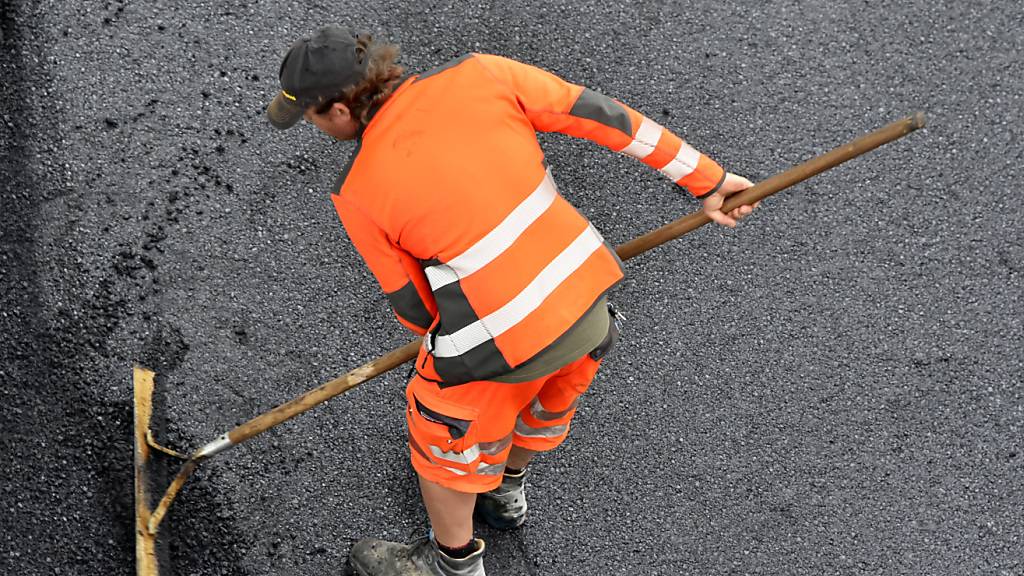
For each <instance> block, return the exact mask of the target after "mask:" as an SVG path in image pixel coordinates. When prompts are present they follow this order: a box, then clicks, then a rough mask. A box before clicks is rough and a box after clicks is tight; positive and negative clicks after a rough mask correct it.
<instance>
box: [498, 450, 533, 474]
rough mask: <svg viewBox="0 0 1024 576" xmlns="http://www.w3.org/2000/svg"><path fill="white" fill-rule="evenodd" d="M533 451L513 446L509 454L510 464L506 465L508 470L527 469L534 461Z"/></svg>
mask: <svg viewBox="0 0 1024 576" xmlns="http://www.w3.org/2000/svg"><path fill="white" fill-rule="evenodd" d="M534 454H536V452H534V451H533V450H527V449H526V448H520V447H519V446H513V447H512V450H511V451H510V452H509V453H508V462H507V463H506V464H505V466H507V467H508V468H514V469H516V470H522V469H523V468H526V465H527V464H529V463H530V460H532V459H533V456H534Z"/></svg>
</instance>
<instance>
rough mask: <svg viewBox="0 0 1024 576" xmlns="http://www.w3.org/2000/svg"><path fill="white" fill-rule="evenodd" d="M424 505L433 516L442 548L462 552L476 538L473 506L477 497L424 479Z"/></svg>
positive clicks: (421, 487) (436, 538)
mask: <svg viewBox="0 0 1024 576" xmlns="http://www.w3.org/2000/svg"><path fill="white" fill-rule="evenodd" d="M420 493H422V494H423V505H424V506H426V507H427V515H428V516H430V526H431V527H432V528H433V529H434V539H435V540H437V543H438V544H440V545H442V546H447V547H449V548H458V547H460V546H465V545H466V544H467V543H468V542H469V541H470V539H472V538H473V506H475V505H476V494H470V493H467V492H456V491H455V490H452V489H451V488H445V487H444V486H441V485H440V484H435V483H433V482H431V481H430V480H426V479H424V478H423V477H422V476H420Z"/></svg>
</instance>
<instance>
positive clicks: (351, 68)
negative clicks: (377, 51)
mask: <svg viewBox="0 0 1024 576" xmlns="http://www.w3.org/2000/svg"><path fill="white" fill-rule="evenodd" d="M369 39H370V36H369V35H368V34H357V33H355V32H353V31H352V30H350V29H348V28H343V27H341V26H327V27H326V28H322V29H320V31H319V32H317V33H316V35H315V36H313V37H312V38H303V39H301V40H299V41H298V42H296V43H295V44H292V47H291V49H289V50H288V54H287V55H286V56H285V57H284V61H283V62H281V71H280V72H279V77H280V79H281V92H280V93H278V95H277V96H276V97H275V98H274V101H273V102H271V103H270V106H269V107H267V117H268V118H269V119H270V123H271V124H273V125H274V127H275V128H280V129H282V130H284V129H285V128H291V127H292V126H294V125H295V123H296V122H298V121H299V118H302V114H303V113H304V112H305V111H306V108H309V107H310V106H316V105H318V104H322V103H323V102H326V101H328V100H330V99H332V98H335V97H337V96H338V95H340V94H341V93H342V91H343V90H345V88H348V87H349V86H353V85H355V84H358V83H359V82H360V81H361V80H362V79H363V78H365V77H366V66H367V63H368V62H369V60H370V59H369V57H368V55H367V53H366V50H365V49H364V48H362V47H360V46H359V42H358V41H359V40H363V41H364V42H365V41H369ZM364 45H365V44H364Z"/></svg>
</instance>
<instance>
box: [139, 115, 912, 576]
mask: <svg viewBox="0 0 1024 576" xmlns="http://www.w3.org/2000/svg"><path fill="white" fill-rule="evenodd" d="M924 122H925V119H924V114H923V113H921V112H918V113H916V114H914V115H913V116H908V117H907V118H904V119H902V120H899V121H896V122H893V123H891V124H888V125H886V126H884V127H882V128H879V129H878V130H875V131H874V132H871V133H869V134H865V135H864V136H861V137H860V138H857V139H856V140H854V141H852V142H850V143H848V144H844V145H842V146H840V147H838V148H835V149H833V150H832V151H830V152H827V153H825V154H822V155H820V156H817V157H815V158H812V159H810V160H808V161H806V162H804V163H802V164H800V165H798V166H794V167H793V168H790V169H789V170H786V171H785V172H781V173H779V174H776V175H775V176H772V177H771V178H768V179H767V180H763V181H761V182H758V183H757V184H755V185H753V186H751V187H750V188H748V189H746V190H744V191H742V192H739V193H737V194H734V195H732V196H730V197H729V198H728V199H727V200H726V202H725V204H724V206H723V207H722V211H723V212H726V213H728V212H730V211H732V210H734V209H735V208H737V207H739V206H743V205H748V204H754V203H755V202H758V201H760V200H762V199H764V198H767V197H768V196H771V195H772V194H775V193H776V192H779V191H781V190H784V189H786V188H789V187H790V186H793V185H794V184H797V183H799V182H802V181H804V180H806V179H808V178H810V177H812V176H814V175H816V174H820V173H821V172H824V171H825V170H829V169H831V168H833V167H835V166H838V165H839V164H842V163H843V162H846V161H847V160H850V159H851V158H855V157H857V156H860V155H861V154H864V153H866V152H869V151H871V150H874V149H875V148H878V147H879V146H881V145H883V144H886V143H889V142H892V141H893V140H896V139H898V138H902V137H903V136H906V135H907V134H909V133H911V132H913V131H914V130H917V129H918V128H922V127H923V126H924ZM710 221H711V219H710V218H708V216H707V215H705V214H704V212H703V211H698V212H694V213H692V214H689V215H687V216H683V217H682V218H679V219H678V220H675V221H674V222H671V223H669V224H666V225H664V226H662V227H661V228H658V229H656V230H653V231H651V232H648V233H647V234H644V235H643V236H639V237H637V238H634V239H633V240H630V241H629V242H626V243H625V244H622V245H620V246H618V247H616V249H615V250H616V252H617V253H618V255H619V258H621V259H622V260H628V259H630V258H632V257H634V256H637V255H639V254H642V253H644V252H646V251H648V250H650V249H652V248H654V247H656V246H660V245H661V244H664V243H665V242H668V241H669V240H673V239H675V238H678V237H680V236H682V235H684V234H687V233H689V232H691V231H693V230H696V229H697V228H699V227H701V226H703V225H704V224H707V223H708V222H710ZM421 340H422V339H419V338H417V339H416V340H414V341H412V342H409V343H408V344H406V345H405V346H402V347H401V348H397V349H395V350H392V351H391V352H388V353H387V354H384V355H383V356H381V357H379V358H377V359H375V360H372V361H370V362H368V363H366V364H363V365H362V366H360V367H359V368H356V369H355V370H352V371H351V372H349V373H347V374H345V375H343V376H340V377H338V378H335V379H334V380H331V381H330V382H328V383H326V384H324V385H322V386H320V387H319V388H315V389H313V390H310V391H309V392H306V393H305V394H302V395H301V396H298V397H297V398H294V399H292V400H291V401H289V402H286V403H284V404H282V405H280V406H278V407H277V408H274V409H272V410H270V411H268V412H265V413H263V414H260V415H259V416H256V417H255V418H253V419H251V420H249V421H248V422H245V423H243V424H240V425H238V426H236V427H235V428H233V429H232V430H230V431H228V432H227V433H225V434H222V435H220V436H218V437H217V438H216V439H214V440H213V441H212V442H209V443H207V444H204V445H203V446H201V447H200V448H199V449H198V450H196V451H195V452H193V453H192V454H191V455H189V456H184V455H182V454H179V453H177V452H175V451H173V450H170V449H167V448H164V447H163V446H160V445H159V444H157V443H156V441H155V440H154V439H153V435H152V432H151V431H150V419H151V416H152V412H153V402H152V398H153V388H154V376H155V374H154V373H153V372H152V371H150V370H147V369H145V368H141V367H136V368H135V369H134V372H133V380H134V389H135V404H134V406H135V544H136V545H135V553H136V567H137V574H138V575H139V576H155V575H156V574H159V566H158V563H159V562H158V557H159V556H160V555H159V554H158V553H157V542H156V538H157V531H158V529H159V528H160V523H161V521H162V520H163V519H164V516H165V515H166V514H167V510H168V508H169V507H170V505H171V503H172V502H174V498H175V497H176V496H177V495H178V492H180V491H181V488H182V487H183V486H184V485H185V482H186V481H187V480H188V478H189V476H191V475H192V473H193V472H194V471H195V469H196V467H197V466H198V465H199V463H200V462H202V461H204V460H207V459H209V458H212V457H213V456H215V455H217V454H219V453H221V452H223V451H225V450H227V449H228V448H231V447H233V446H236V445H238V444H241V443H242V442H245V441H246V440H249V439H250V438H253V437H254V436H257V435H259V434H261V433H263V432H266V431H267V430H269V429H271V428H273V427H274V426H277V425H278V424H280V423H282V422H284V421H286V420H289V419H291V418H293V417H295V416H298V415H299V414H302V413H303V412H306V411H307V410H309V409H311V408H313V407H314V406H318V405H319V404H322V403H323V402H326V401H327V400H330V399H331V398H333V397H335V396H337V395H339V394H342V393H344V392H346V391H348V390H350V389H352V388H354V387H356V386H358V385H359V384H362V383H363V382H366V381H367V380H370V379H371V378H374V377H376V376H379V375H380V374H383V373H385V372H387V371H389V370H391V369H392V368H395V367H396V366H400V365H402V364H404V363H406V362H408V361H410V360H412V359H413V358H415V357H416V353H417V351H418V350H419V347H420V343H421ZM154 451H159V452H162V453H166V454H168V455H170V456H174V457H177V458H180V459H181V460H184V463H183V464H182V465H181V468H180V470H179V471H178V474H177V475H176V476H175V478H174V480H173V481H172V482H171V483H170V485H169V486H168V487H167V488H166V490H165V491H164V494H163V497H162V498H160V500H159V502H157V503H156V505H155V507H154V502H153V499H152V487H151V485H150V484H149V481H150V477H149V473H148V472H149V467H150V466H151V465H152V463H153V460H154V458H153V456H154Z"/></svg>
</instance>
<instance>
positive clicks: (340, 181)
mask: <svg viewBox="0 0 1024 576" xmlns="http://www.w3.org/2000/svg"><path fill="white" fill-rule="evenodd" d="M362 148H363V141H362V140H359V142H358V143H357V144H356V149H355V150H353V151H352V156H350V157H349V159H348V162H346V163H345V167H344V168H342V169H341V173H340V174H338V177H337V178H336V179H335V180H334V190H331V194H337V193H339V192H341V187H342V186H344V185H345V179H346V178H348V173H349V172H351V171H352V165H353V164H355V162H356V156H358V155H359V151H360V150H361V149H362Z"/></svg>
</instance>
